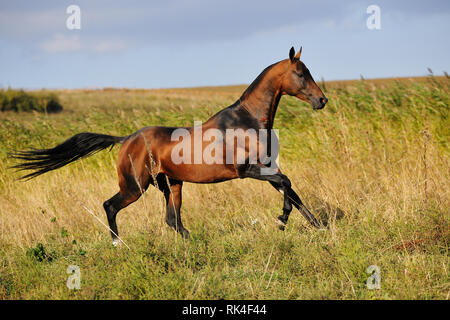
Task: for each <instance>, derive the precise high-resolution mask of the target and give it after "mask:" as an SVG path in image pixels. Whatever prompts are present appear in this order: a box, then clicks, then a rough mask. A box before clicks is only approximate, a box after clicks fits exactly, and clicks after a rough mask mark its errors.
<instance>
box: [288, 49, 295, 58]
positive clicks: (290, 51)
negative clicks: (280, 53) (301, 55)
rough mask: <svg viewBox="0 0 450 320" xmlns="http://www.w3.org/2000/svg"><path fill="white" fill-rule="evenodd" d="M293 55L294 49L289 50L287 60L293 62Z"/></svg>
mask: <svg viewBox="0 0 450 320" xmlns="http://www.w3.org/2000/svg"><path fill="white" fill-rule="evenodd" d="M294 54H295V49H294V47H292V48H291V50H289V59H291V61H294Z"/></svg>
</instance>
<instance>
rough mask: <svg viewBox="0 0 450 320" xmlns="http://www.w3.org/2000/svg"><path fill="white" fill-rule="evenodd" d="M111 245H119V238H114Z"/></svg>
mask: <svg viewBox="0 0 450 320" xmlns="http://www.w3.org/2000/svg"><path fill="white" fill-rule="evenodd" d="M112 245H113V246H114V247H117V246H119V245H120V240H119V239H114V240H113V242H112Z"/></svg>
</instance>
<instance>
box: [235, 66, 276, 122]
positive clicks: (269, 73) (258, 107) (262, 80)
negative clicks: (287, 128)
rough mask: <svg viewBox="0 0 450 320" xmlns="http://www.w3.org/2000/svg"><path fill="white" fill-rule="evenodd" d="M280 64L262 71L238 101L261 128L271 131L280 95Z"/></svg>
mask: <svg viewBox="0 0 450 320" xmlns="http://www.w3.org/2000/svg"><path fill="white" fill-rule="evenodd" d="M282 63H283V61H281V62H279V63H276V64H274V65H272V66H270V67H268V68H267V69H266V70H264V71H263V72H262V73H261V74H260V75H259V76H258V77H257V78H256V79H255V81H253V83H252V84H251V85H250V86H249V87H248V88H247V90H246V91H245V92H244V93H243V94H242V96H241V98H240V99H239V102H240V105H241V106H242V107H244V108H245V109H246V110H247V111H248V112H249V113H250V114H251V115H252V116H253V117H255V118H256V119H258V122H259V123H260V125H261V127H262V128H266V129H272V126H273V121H274V119H275V113H276V111H277V108H278V103H279V102H280V99H281V95H282V90H281V74H282V71H283V68H282V66H280V64H282Z"/></svg>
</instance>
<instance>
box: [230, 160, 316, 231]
mask: <svg viewBox="0 0 450 320" xmlns="http://www.w3.org/2000/svg"><path fill="white" fill-rule="evenodd" d="M262 169H265V170H262ZM238 172H239V177H240V178H253V179H258V180H263V181H269V182H270V183H271V184H272V186H274V187H275V188H276V189H277V190H278V191H280V192H282V193H283V195H284V203H283V214H282V215H281V216H279V217H278V221H279V222H280V229H281V230H284V227H285V226H286V223H287V221H288V219H289V214H290V213H291V211H292V205H294V206H295V207H296V208H297V209H298V210H299V211H300V213H301V214H302V215H303V216H304V217H305V218H306V220H308V222H309V223H310V224H311V225H312V226H314V227H316V228H320V223H319V222H318V221H317V219H316V218H315V217H314V215H313V214H312V213H311V212H310V211H309V210H308V209H307V208H306V207H305V205H304V204H303V203H302V201H301V200H300V197H299V196H298V195H297V194H296V193H295V192H294V191H293V190H292V187H291V181H290V180H289V178H288V177H287V176H285V175H284V174H282V173H281V172H280V170H279V169H275V170H272V172H271V171H270V169H269V168H266V167H261V166H259V165H255V164H246V165H241V166H240V167H238Z"/></svg>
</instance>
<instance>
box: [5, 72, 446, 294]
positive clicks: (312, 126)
mask: <svg viewBox="0 0 450 320" xmlns="http://www.w3.org/2000/svg"><path fill="white" fill-rule="evenodd" d="M320 86H321V87H322V88H323V89H324V91H325V94H326V95H327V97H328V98H329V100H330V101H329V103H328V104H327V106H326V108H325V109H323V110H320V111H313V110H312V109H311V107H310V106H309V105H307V104H306V103H303V102H300V101H298V100H296V99H295V98H291V97H283V98H282V100H281V102H280V106H279V109H278V113H277V117H276V120H275V128H276V129H279V136H280V145H281V151H280V153H281V155H280V166H281V168H282V170H283V171H284V173H285V174H286V175H287V176H288V177H289V178H290V179H291V181H292V183H293V188H294V190H296V191H297V192H298V194H299V195H300V197H301V198H302V199H303V200H304V202H305V204H306V205H307V206H308V207H309V208H310V209H311V211H312V212H313V213H314V214H315V215H316V216H317V217H320V219H321V221H322V222H323V223H324V224H325V225H326V228H324V229H322V230H315V229H312V228H310V227H309V225H308V224H307V222H306V221H305V219H304V218H303V217H302V216H301V215H300V214H299V212H298V211H296V210H295V209H294V210H293V212H292V214H291V218H290V220H289V223H288V226H287V228H286V230H285V231H284V232H281V231H279V230H278V228H277V226H276V222H275V221H276V217H277V216H278V215H279V214H281V208H282V197H281V195H280V194H278V193H277V192H276V191H275V190H274V189H273V188H272V187H271V186H270V185H269V184H268V183H265V182H261V181H255V180H249V179H246V180H234V181H229V182H224V183H219V184H211V185H195V184H188V183H187V184H185V186H184V193H183V206H182V218H183V221H184V225H185V227H186V228H187V229H188V230H189V231H190V232H191V237H192V240H191V241H185V240H183V239H182V238H181V237H180V236H179V235H177V234H176V233H175V232H174V231H173V230H172V229H170V228H169V227H168V226H167V225H166V224H165V221H164V216H165V210H164V203H163V196H162V194H161V193H160V192H159V191H157V190H156V189H154V188H150V189H149V190H148V191H147V192H146V193H145V194H144V195H143V197H141V199H140V200H139V201H138V202H136V203H134V204H132V205H131V206H129V207H128V208H126V209H124V210H123V211H121V212H120V213H119V215H118V226H119V231H120V235H121V238H122V239H123V240H124V242H125V243H126V245H127V246H128V247H127V246H125V245H122V246H120V247H117V248H115V247H113V246H112V245H111V239H110V235H109V232H108V230H107V229H106V228H105V226H104V225H102V224H101V223H100V222H99V221H98V220H97V219H96V218H98V219H100V220H101V221H102V222H103V223H106V216H105V213H104V211H103V207H102V203H103V201H105V200H106V199H108V198H110V197H111V196H112V195H114V194H115V193H116V192H117V191H118V187H117V176H116V158H117V153H118V150H119V147H115V148H114V149H112V150H111V151H110V152H108V150H105V151H102V152H101V153H99V154H96V155H95V156H93V157H90V158H88V159H84V160H81V161H79V162H77V163H75V164H72V165H69V166H67V167H64V168H62V169H60V170H57V171H53V172H50V173H48V174H45V175H43V176H40V177H38V178H36V179H34V180H31V181H28V182H19V181H16V179H17V178H18V177H19V176H20V175H19V174H17V173H15V172H14V171H13V170H10V169H8V166H11V165H14V164H15V163H16V162H14V161H13V160H12V159H9V158H7V152H9V151H12V150H15V149H19V150H20V149H27V148H30V147H36V148H47V147H51V146H54V145H55V144H57V143H60V142H62V141H64V140H65V139H67V138H68V137H70V136H72V135H74V134H76V133H79V132H83V131H90V132H97V133H106V134H113V135H128V134H130V133H132V132H134V131H136V130H137V129H140V128H142V127H144V126H149V125H165V126H188V125H189V126H190V125H192V124H193V122H194V120H206V119H207V118H208V117H210V116H212V115H213V114H214V113H215V112H217V111H219V110H220V109H222V108H224V107H226V106H228V105H229V104H231V103H233V102H234V101H236V100H237V99H238V98H239V96H240V94H241V92H242V91H243V90H244V89H245V87H244V86H232V87H210V88H189V89H164V90H138V89H134V90H133V89H113V88H109V89H104V90H58V91H55V92H54V93H55V94H56V95H57V96H58V97H59V101H60V102H61V104H62V105H63V107H64V111H62V112H61V113H58V114H43V113H37V112H34V113H15V112H12V111H9V112H2V113H0V299H222V298H223V299H449V295H450V276H449V272H450V270H449V240H450V228H449V223H450V195H449V190H450V169H449V168H450V167H449V160H450V159H449V156H450V153H449V151H450V150H449V148H450V145H449V142H450V141H449V137H450V118H449V116H450V114H449V113H450V108H449V105H450V80H449V79H448V77H433V76H430V77H424V78H411V79H381V80H373V81H372V80H360V81H343V82H325V83H320ZM69 265H77V266H79V268H80V272H81V288H80V289H79V290H69V289H68V287H67V286H66V281H67V279H68V277H69V274H68V273H67V272H66V271H67V268H68V266H69ZM372 265H375V266H378V267H379V271H380V276H381V280H380V284H381V288H380V289H370V288H368V287H367V285H366V280H367V279H368V278H369V277H370V274H369V273H367V272H366V271H367V268H368V267H369V266H372Z"/></svg>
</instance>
